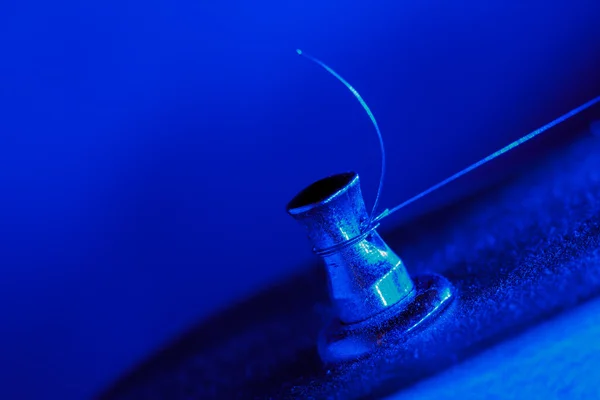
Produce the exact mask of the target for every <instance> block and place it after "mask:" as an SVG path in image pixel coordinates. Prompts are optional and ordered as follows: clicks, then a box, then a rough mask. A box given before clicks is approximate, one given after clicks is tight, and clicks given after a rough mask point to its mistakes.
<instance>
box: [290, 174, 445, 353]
mask: <svg viewBox="0 0 600 400" xmlns="http://www.w3.org/2000/svg"><path fill="white" fill-rule="evenodd" d="M287 210H288V212H289V214H290V215H292V216H293V217H294V218H295V219H296V220H297V221H299V222H300V223H301V224H302V225H303V226H304V227H305V228H306V230H307V232H308V238H309V240H310V241H311V243H312V244H313V246H314V251H315V253H317V254H318V255H320V256H321V257H322V258H323V261H324V262H325V266H326V269H327V274H328V279H329V292H330V297H331V300H332V302H333V305H334V308H335V311H336V314H337V315H336V317H335V318H334V319H333V321H332V322H331V324H330V325H329V326H328V327H327V328H326V330H325V331H324V332H323V335H322V338H321V341H320V342H321V343H320V346H319V353H320V355H321V357H322V358H323V360H324V361H342V360H347V359H351V358H354V357H358V356H361V355H363V354H365V353H366V352H368V351H369V350H370V349H373V348H374V347H376V344H379V343H381V342H382V341H381V337H380V336H381V334H382V333H384V332H385V331H387V330H390V329H392V328H394V324H399V325H398V326H397V328H399V329H401V330H402V331H405V332H408V331H410V330H411V329H412V328H414V327H415V326H417V325H419V324H420V323H421V322H423V321H424V319H426V318H427V317H429V316H431V315H433V314H434V313H435V311H436V310H438V309H440V308H441V304H442V303H444V302H446V301H447V300H448V299H450V297H451V296H452V286H451V285H450V284H449V283H448V281H446V280H445V279H444V278H442V277H438V276H428V277H426V278H423V279H420V280H419V283H420V286H419V285H417V286H416V287H415V284H414V283H413V281H412V279H411V278H410V276H409V275H408V273H407V271H406V268H405V266H404V264H403V262H402V260H401V259H400V257H398V256H397V255H396V253H394V252H393V251H392V250H391V249H390V248H389V247H388V246H387V244H386V243H385V242H384V241H383V239H382V238H381V237H380V236H379V234H378V233H377V231H376V228H377V226H368V223H369V222H370V221H369V216H368V214H367V211H366V208H365V204H364V200H363V197H362V193H361V190H360V182H359V177H358V175H357V174H356V173H354V172H348V173H343V174H338V175H333V176H330V177H328V178H325V179H322V180H320V181H317V182H315V183H313V184H312V185H310V186H308V187H307V188H306V189H304V190H303V191H302V192H300V193H299V194H298V195H297V196H296V197H295V198H294V199H293V200H292V201H291V202H290V203H289V204H288V207H287ZM424 282H426V283H424ZM433 293H435V294H433ZM417 303H418V304H417ZM388 322H389V323H388ZM375 325H377V327H375ZM374 329H375V330H374ZM396 333H398V332H396Z"/></svg>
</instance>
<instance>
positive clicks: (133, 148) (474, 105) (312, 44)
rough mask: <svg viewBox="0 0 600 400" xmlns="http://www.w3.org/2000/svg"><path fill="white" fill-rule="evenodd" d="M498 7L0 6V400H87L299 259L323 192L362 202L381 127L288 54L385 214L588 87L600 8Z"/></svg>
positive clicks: (595, 64) (329, 103)
mask: <svg viewBox="0 0 600 400" xmlns="http://www.w3.org/2000/svg"><path fill="white" fill-rule="evenodd" d="M212 3H214V4H212ZM506 3H507V2H505V1H490V2H481V1H471V0H469V1H460V2H458V1H455V2H442V1H437V2H436V1H411V2H406V1H379V2H367V1H365V2H331V1H329V2H328V1H322V0H318V1H317V0H305V1H302V2H274V1H266V0H265V1H253V2H250V1H247V2H243V3H236V2H227V1H222V2H202V1H195V2H192V1H186V2H177V3H176V2H167V1H163V2H159V1H153V2H152V1H151V2H139V1H119V2H112V3H111V2H98V3H90V2H86V1H80V2H76V1H66V2H61V3H50V2H48V3H42V2H38V3H28V2H22V1H14V0H9V1H8V2H6V1H5V2H3V3H2V5H1V6H0V37H1V39H0V40H1V44H2V51H1V53H0V61H1V62H0V77H1V78H0V79H1V80H0V82H1V84H0V106H1V108H0V110H1V111H0V113H1V114H0V116H1V117H0V187H1V190H2V191H1V195H2V196H1V197H0V268H1V269H0V271H1V272H0V304H2V307H0V312H1V314H0V317H1V318H2V324H1V327H0V343H2V349H1V352H0V357H1V359H2V364H1V365H2V370H1V371H0V372H1V374H0V398H3V399H5V398H6V399H10V398H26V399H29V398H52V399H54V398H57V399H58V398H60V399H70V398H81V397H85V396H90V395H91V394H93V393H95V392H97V391H98V390H100V389H101V388H103V387H105V386H106V385H108V384H109V383H110V382H112V381H113V380H114V379H116V378H117V377H118V376H119V375H120V374H121V373H123V372H124V371H125V370H127V369H128V368H131V367H132V366H134V365H135V364H136V363H137V362H139V361H140V360H141V359H143V358H144V357H145V356H147V355H149V354H150V353H151V352H152V351H154V350H156V349H157V348H159V347H160V346H162V345H165V344H166V343H168V341H169V340H172V339H173V338H175V337H176V336H177V335H179V334H181V333H182V332H183V331H185V329H186V328H188V327H190V326H191V325H192V324H194V323H196V322H198V321H200V320H201V319H202V318H205V317H206V316H207V315H209V314H211V313H214V312H217V311H218V310H219V309H222V308H223V307H225V306H226V305H228V304H231V303H232V302H235V301H239V300H240V299H243V297H245V296H247V295H249V294H251V293H254V292H256V291H258V290H260V289H261V288H263V287H265V286H266V285H268V284H269V282H273V281H274V280H277V279H280V278H282V277H283V276H287V275H289V274H291V273H293V272H294V271H295V270H298V268H302V267H303V266H306V265H307V262H310V261H311V260H314V259H313V258H312V255H311V253H310V250H309V245H308V243H307V241H306V239H305V238H304V235H303V233H302V232H301V230H300V228H299V227H298V226H296V224H295V223H294V222H293V221H292V220H291V219H290V218H289V217H288V216H286V214H285V212H284V207H285V204H286V202H287V201H288V200H289V199H290V198H291V197H292V196H293V195H294V194H295V193H296V192H297V191H298V190H300V189H301V188H302V187H304V186H305V185H307V184H309V183H310V182H312V181H314V180H316V179H319V178H321V177H323V176H326V175H329V174H332V173H337V172H340V171H345V170H355V171H357V172H359V174H360V175H361V180H362V184H363V191H364V193H365V197H366V201H367V203H368V204H371V203H370V202H372V201H373V198H374V193H375V191H376V186H377V183H378V182H377V180H378V173H379V152H378V150H379V149H378V144H377V141H376V138H375V135H374V132H373V131H372V127H371V126H370V123H369V121H368V119H367V117H366V115H364V113H363V112H362V110H361V109H360V106H359V105H358V104H357V103H356V100H355V99H354V98H353V97H352V95H351V94H350V93H348V92H346V90H345V89H344V88H343V87H342V86H341V85H340V84H339V82H337V81H335V80H334V79H333V78H332V77H330V76H328V75H327V74H326V73H325V72H324V71H322V70H321V69H319V68H318V67H317V66H315V65H312V64H311V63H309V62H308V61H307V60H306V59H302V58H300V57H298V56H297V55H296V53H295V51H294V50H295V49H296V48H297V47H300V48H302V49H304V50H305V51H307V52H309V53H311V54H313V55H315V56H317V57H319V58H321V59H323V60H324V61H325V62H327V63H328V64H329V65H330V66H331V67H333V68H334V69H336V70H337V71H338V72H339V73H340V74H342V75H343V76H344V77H345V78H346V79H347V80H348V81H350V82H351V83H352V84H353V85H354V86H355V87H356V88H357V89H358V90H359V91H360V93H361V94H362V95H363V97H364V98H365V100H366V101H367V102H368V103H369V105H370V107H371V109H372V110H373V111H374V113H375V116H376V117H377V118H378V121H379V123H380V126H381V128H382V131H383V134H384V137H385V140H386V145H387V149H388V153H389V164H388V170H389V173H388V180H387V186H386V187H385V189H384V194H383V198H382V205H383V206H391V205H394V204H396V203H398V202H400V201H402V200H404V199H405V198H407V197H409V196H411V195H413V194H415V193H417V192H419V191H420V190H422V189H424V188H426V187H427V186H429V185H431V184H433V183H435V182H437V181H438V180H441V179H442V178H444V177H446V176H447V175H448V174H450V173H452V172H455V171H457V170H458V169H460V168H462V167H464V166H466V165H468V164H469V163H471V162H474V161H476V160H477V159H479V158H481V157H483V156H485V155H486V154H488V153H490V152H492V151H494V150H496V149H497V148H498V147H501V146H503V145H505V144H507V143H508V142H510V141H511V140H514V139H516V138H517V137H520V136H521V135H523V134H525V133H527V132H528V131H530V130H533V129H534V128H536V127H537V126H539V125H542V124H544V123H546V122H547V121H549V120H550V119H552V118H555V117H556V116H558V115H560V114H562V113H563V112H565V111H567V110H569V109H570V108H573V107H575V106H577V105H579V104H581V103H583V102H584V101H587V100H589V99H590V98H592V97H594V96H596V95H598V93H597V92H596V91H595V89H597V88H598V84H599V80H600V77H599V76H598V73H597V71H598V70H600V55H599V53H598V49H599V48H600V24H599V23H598V21H599V20H600V19H599V16H600V4H598V3H597V2H591V1H590V2H587V3H586V2H577V3H576V4H574V3H572V2H556V3H557V4H554V3H552V2H547V1H533V2H527V5H523V4H519V3H522V2H512V3H514V4H512V5H508V4H506ZM558 3H560V4H558ZM433 160H435V162H432V161H433ZM407 212H408V213H409V214H410V212H411V211H410V210H408V211H407ZM394 218H395V219H396V222H397V221H398V220H399V218H402V216H394ZM390 223H393V220H392V219H390Z"/></svg>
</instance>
